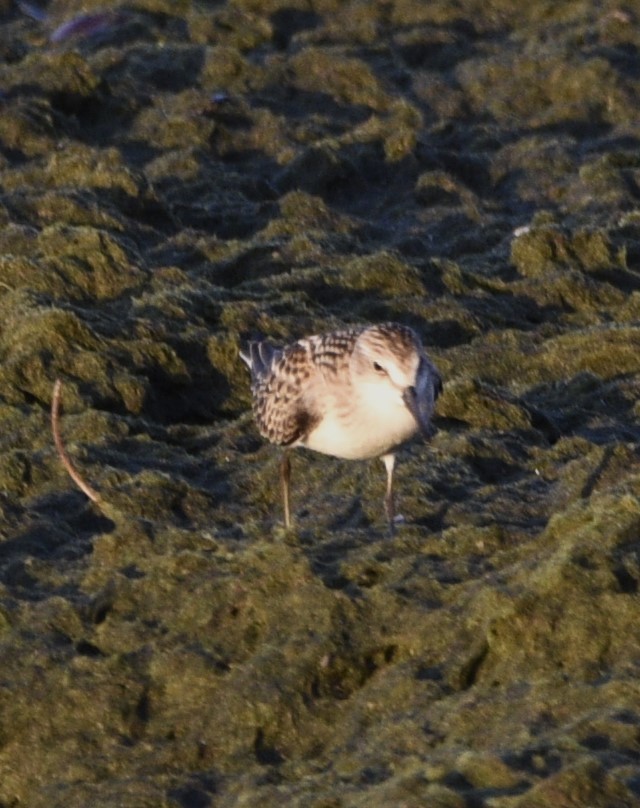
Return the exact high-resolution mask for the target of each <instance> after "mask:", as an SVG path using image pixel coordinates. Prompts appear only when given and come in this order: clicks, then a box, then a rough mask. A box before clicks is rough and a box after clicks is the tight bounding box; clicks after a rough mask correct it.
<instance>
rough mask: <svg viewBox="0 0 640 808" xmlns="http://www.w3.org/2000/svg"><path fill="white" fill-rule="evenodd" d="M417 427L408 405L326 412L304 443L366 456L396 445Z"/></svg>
mask: <svg viewBox="0 0 640 808" xmlns="http://www.w3.org/2000/svg"><path fill="white" fill-rule="evenodd" d="M417 431H418V425H417V424H416V421H415V418H414V417H413V416H412V415H411V413H410V412H409V411H408V410H407V409H406V407H404V406H402V407H394V408H393V409H392V410H391V411H390V410H389V409H388V408H385V409H384V411H383V412H382V413H381V412H379V411H376V409H375V408H371V407H368V408H367V409H363V410H358V409H356V410H355V411H353V412H352V413H344V414H341V415H340V416H332V415H331V414H327V415H326V416H325V417H324V418H323V419H322V421H320V423H319V424H318V426H317V427H316V428H315V429H314V430H313V431H312V432H311V433H310V434H309V435H308V437H307V439H306V440H305V441H304V442H303V443H302V444H301V445H303V446H306V447H307V448H308V449H313V450H314V451H316V452H322V454H328V455H333V456H334V457H342V458H345V459H347V460H364V459H366V458H370V457H380V455H383V454H386V453H387V452H389V451H391V450H393V449H395V448H396V447H397V446H399V445H400V444H401V443H404V442H405V441H406V440H408V439H409V438H411V437H412V436H413V435H415V433H416V432H417Z"/></svg>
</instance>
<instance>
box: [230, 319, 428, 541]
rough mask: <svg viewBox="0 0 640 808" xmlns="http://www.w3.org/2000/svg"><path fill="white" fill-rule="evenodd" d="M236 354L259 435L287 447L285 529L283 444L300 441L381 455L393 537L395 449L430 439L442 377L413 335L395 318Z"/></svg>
mask: <svg viewBox="0 0 640 808" xmlns="http://www.w3.org/2000/svg"><path fill="white" fill-rule="evenodd" d="M240 356H241V358H242V359H243V361H244V362H245V363H246V364H247V366H248V367H249V370H250V371H251V391H252V393H253V413H254V416H255V419H256V422H257V425H258V429H259V430H260V434H261V435H262V436H263V437H265V438H266V439H267V440H269V441H270V442H271V443H275V444H277V445H279V446H284V447H285V451H284V453H283V456H282V463H281V467H280V472H281V480H282V492H283V500H284V521H285V525H286V527H287V528H289V527H290V526H291V510H290V505H289V481H290V476H291V465H290V460H289V452H288V449H290V448H293V447H296V446H304V447H306V448H307V449H313V450H314V451H316V452H322V453H323V454H328V455H333V456H334V457H341V458H346V459H349V460H365V459H368V458H373V457H380V458H381V459H382V461H383V462H384V465H385V468H386V470H387V489H386V494H385V497H384V507H385V512H386V516H387V520H388V522H389V529H390V531H391V533H392V534H393V529H394V521H395V511H394V500H393V469H394V465H395V452H396V450H397V448H398V447H399V446H400V445H401V444H403V443H404V442H405V441H407V440H408V439H409V438H411V437H412V436H413V435H415V434H416V432H418V431H421V432H422V433H423V435H424V436H425V437H430V436H431V434H432V432H433V429H432V427H431V417H432V415H433V409H434V403H435V400H436V398H437V397H438V394H439V392H440V391H441V390H442V381H441V378H440V374H439V373H438V371H437V369H436V367H435V365H434V364H433V363H432V362H431V360H430V359H429V357H428V356H427V354H426V353H425V351H424V348H423V347H422V343H421V342H420V340H419V338H418V336H417V335H416V334H415V332H414V331H413V330H412V329H411V328H408V327H407V326H404V325H398V324H397V323H384V324H381V325H370V326H364V327H360V328H357V327H355V328H346V329H344V330H340V331H333V332H331V333H329V334H319V335H315V336H312V337H307V338H306V339H301V340H298V342H294V343H292V344H291V345H287V346H286V347H285V348H276V347H274V346H272V345H270V344H269V343H268V342H250V343H249V344H248V346H247V349H246V351H241V352H240Z"/></svg>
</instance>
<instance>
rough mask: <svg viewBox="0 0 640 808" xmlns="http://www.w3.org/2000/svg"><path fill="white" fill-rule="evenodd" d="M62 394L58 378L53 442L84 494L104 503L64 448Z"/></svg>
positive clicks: (97, 502)
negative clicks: (61, 419) (61, 412)
mask: <svg viewBox="0 0 640 808" xmlns="http://www.w3.org/2000/svg"><path fill="white" fill-rule="evenodd" d="M61 394H62V382H61V380H60V379H56V381H55V384H54V385H53V398H52V399H51V431H52V432H53V442H54V443H55V445H56V450H57V452H58V455H59V457H60V460H61V461H62V465H63V466H64V467H65V469H66V470H67V473H68V475H69V477H71V479H72V480H73V482H74V483H75V484H76V485H77V486H78V488H79V489H80V490H81V491H82V492H83V493H84V494H86V495H87V496H88V497H89V499H90V500H91V501H92V502H95V503H96V505H100V504H101V503H102V498H101V496H100V494H99V493H98V492H97V491H96V490H95V488H92V487H91V486H90V485H89V483H87V482H86V481H85V480H84V479H83V478H82V477H81V476H80V474H79V472H78V471H76V469H75V467H74V465H73V463H72V462H71V458H70V457H69V455H68V454H67V450H66V449H65V448H64V443H63V442H62V437H61V435H60V396H61Z"/></svg>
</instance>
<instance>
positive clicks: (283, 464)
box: [280, 449, 291, 530]
mask: <svg viewBox="0 0 640 808" xmlns="http://www.w3.org/2000/svg"><path fill="white" fill-rule="evenodd" d="M290 479H291V460H290V458H289V452H288V451H287V450H286V449H285V450H284V452H283V453H282V459H281V461H280V481H281V482H282V501H283V504H284V526H285V527H286V528H287V530H289V528H290V527H291V507H290V505H289V480H290Z"/></svg>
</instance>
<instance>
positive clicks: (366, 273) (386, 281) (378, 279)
mask: <svg viewBox="0 0 640 808" xmlns="http://www.w3.org/2000/svg"><path fill="white" fill-rule="evenodd" d="M333 277H334V279H335V281H337V283H339V284H340V285H341V286H344V287H345V288H346V289H354V290H357V291H369V292H373V291H375V292H376V293H377V294H379V295H382V296H384V297H393V298H395V297H410V296H412V295H418V296H424V295H425V294H426V290H425V287H424V284H423V282H422V278H421V277H420V273H419V271H418V270H417V269H416V268H415V267H413V266H411V264H409V263H406V262H405V261H403V260H402V259H401V258H400V256H398V255H395V254H394V253H392V252H388V251H386V250H383V251H381V252H377V253H373V254H372V255H363V256H359V257H357V258H352V259H351V260H350V261H348V262H346V263H345V264H343V265H342V266H341V267H340V269H339V271H338V272H337V273H336V274H335V275H334V276H333Z"/></svg>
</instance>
